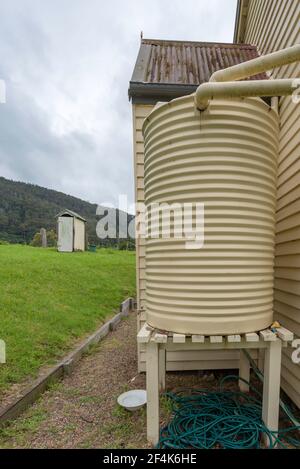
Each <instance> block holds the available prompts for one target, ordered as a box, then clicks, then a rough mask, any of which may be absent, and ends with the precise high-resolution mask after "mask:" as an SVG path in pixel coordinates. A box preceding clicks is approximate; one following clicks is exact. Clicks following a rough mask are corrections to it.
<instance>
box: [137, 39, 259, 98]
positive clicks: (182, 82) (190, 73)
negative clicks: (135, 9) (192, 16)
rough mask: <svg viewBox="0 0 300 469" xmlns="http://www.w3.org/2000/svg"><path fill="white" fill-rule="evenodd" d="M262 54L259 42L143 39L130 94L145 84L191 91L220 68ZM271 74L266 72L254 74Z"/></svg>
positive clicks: (257, 77)
mask: <svg viewBox="0 0 300 469" xmlns="http://www.w3.org/2000/svg"><path fill="white" fill-rule="evenodd" d="M258 56H259V53H258V51H257V48H256V46H252V45H249V44H222V43H206V42H187V41H167V40H156V39H142V41H141V45H140V50H139V54H138V57H137V61H136V65H135V68H134V71H133V75H132V78H131V82H130V88H129V96H131V97H132V96H134V90H136V89H138V90H139V93H141V92H142V85H176V87H177V88H178V87H179V86H185V87H186V88H187V89H186V91H187V92H188V91H189V92H192V88H193V87H195V86H198V85H199V84H201V83H204V82H207V81H209V79H210V77H211V75H212V73H213V72H215V71H216V70H221V69H223V68H227V67H230V66H232V65H236V64H239V63H241V62H245V61H247V60H250V59H253V58H256V57H258ZM267 78H268V76H267V75H266V74H265V73H262V74H259V75H257V76H254V77H251V79H267ZM135 85H136V86H135ZM156 89H157V87H156ZM161 89H162V88H161ZM169 89H170V88H169ZM183 94H186V93H183Z"/></svg>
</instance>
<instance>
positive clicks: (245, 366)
mask: <svg viewBox="0 0 300 469" xmlns="http://www.w3.org/2000/svg"><path fill="white" fill-rule="evenodd" d="M239 377H240V378H241V379H240V380H239V387H240V391H242V392H249V384H247V383H246V382H245V381H247V382H248V383H249V381H250V363H249V360H248V358H247V357H246V355H245V354H244V352H243V350H242V349H241V350H240V366H239ZM243 380H244V381H243Z"/></svg>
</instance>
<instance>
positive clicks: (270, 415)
mask: <svg viewBox="0 0 300 469" xmlns="http://www.w3.org/2000/svg"><path fill="white" fill-rule="evenodd" d="M281 347H282V342H281V340H279V339H277V340H275V341H272V342H269V346H268V347H267V348H266V351H265V366H264V389H263V408H262V418H263V421H264V423H265V425H266V426H267V427H268V429H269V430H271V431H273V432H278V421H279V400H280V372H281ZM273 441H274V439H273ZM265 444H266V445H267V446H270V444H271V442H270V441H269V439H268V438H266V439H265Z"/></svg>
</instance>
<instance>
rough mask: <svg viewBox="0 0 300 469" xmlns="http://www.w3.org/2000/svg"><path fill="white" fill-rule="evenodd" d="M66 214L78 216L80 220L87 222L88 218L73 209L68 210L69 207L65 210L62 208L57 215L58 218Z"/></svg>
mask: <svg viewBox="0 0 300 469" xmlns="http://www.w3.org/2000/svg"><path fill="white" fill-rule="evenodd" d="M64 215H68V216H70V217H74V218H78V219H79V220H82V221H84V222H86V219H85V218H83V217H82V216H81V215H78V213H76V212H73V211H72V210H68V209H67V208H66V209H65V210H62V211H61V212H59V213H58V214H57V215H56V218H58V217H63V216H64Z"/></svg>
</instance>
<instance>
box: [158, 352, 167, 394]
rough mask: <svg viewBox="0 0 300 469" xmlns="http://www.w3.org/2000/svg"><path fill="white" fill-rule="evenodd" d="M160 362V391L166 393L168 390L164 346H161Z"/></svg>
mask: <svg viewBox="0 0 300 469" xmlns="http://www.w3.org/2000/svg"><path fill="white" fill-rule="evenodd" d="M158 360H159V363H158V365H159V366H158V368H159V370H158V378H159V390H160V391H164V390H165V389H166V347H164V346H163V345H160V346H159V352H158Z"/></svg>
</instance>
